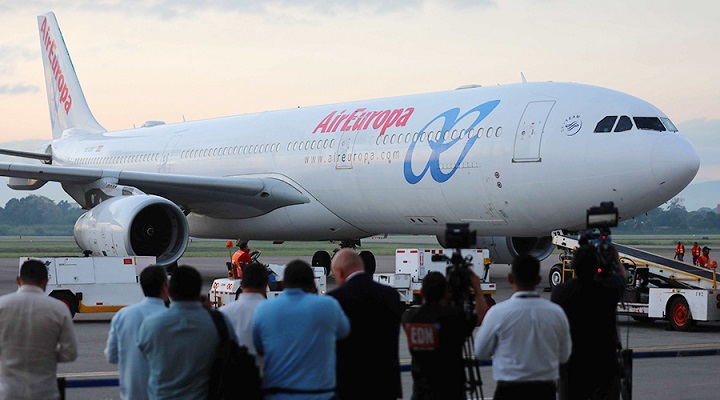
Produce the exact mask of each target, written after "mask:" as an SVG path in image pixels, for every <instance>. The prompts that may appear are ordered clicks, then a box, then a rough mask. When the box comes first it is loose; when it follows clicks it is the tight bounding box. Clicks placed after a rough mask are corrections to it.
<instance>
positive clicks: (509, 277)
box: [508, 273, 515, 285]
mask: <svg viewBox="0 0 720 400" xmlns="http://www.w3.org/2000/svg"><path fill="white" fill-rule="evenodd" d="M508 282H510V284H511V285H512V284H513V283H515V278H513V274H512V273H510V274H508Z"/></svg>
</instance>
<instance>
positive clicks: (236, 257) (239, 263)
mask: <svg viewBox="0 0 720 400" xmlns="http://www.w3.org/2000/svg"><path fill="white" fill-rule="evenodd" d="M237 247H239V249H238V251H236V252H235V254H233V256H232V275H233V279H242V269H243V267H244V266H246V265H247V264H250V263H251V262H252V256H251V255H250V247H248V243H247V242H240V241H239V240H238V245H237Z"/></svg>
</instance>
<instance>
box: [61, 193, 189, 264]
mask: <svg viewBox="0 0 720 400" xmlns="http://www.w3.org/2000/svg"><path fill="white" fill-rule="evenodd" d="M74 234H75V242H77V244H78V246H80V248H81V249H82V250H92V254H93V255H94V256H155V257H156V261H157V264H158V265H162V266H167V265H170V264H172V263H174V262H176V261H177V260H178V259H179V258H180V256H182V255H183V253H184V252H185V248H186V247H187V244H188V237H189V229H188V223H187V219H185V215H184V214H183V212H182V210H180V208H179V207H178V206H176V205H175V204H174V203H173V202H171V201H169V200H167V199H165V198H162V197H159V196H152V195H133V196H118V197H113V198H111V199H108V200H105V201H103V202H102V203H100V204H98V205H97V206H95V207H94V208H92V209H91V210H90V211H88V212H86V213H85V214H83V215H82V216H81V217H80V218H79V219H78V220H77V222H75V229H74Z"/></svg>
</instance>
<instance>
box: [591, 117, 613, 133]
mask: <svg viewBox="0 0 720 400" xmlns="http://www.w3.org/2000/svg"><path fill="white" fill-rule="evenodd" d="M616 119H617V115H610V116H607V117H605V118H603V119H601V120H600V122H598V123H597V125H596V126H595V133H604V132H612V128H613V125H615V120H616Z"/></svg>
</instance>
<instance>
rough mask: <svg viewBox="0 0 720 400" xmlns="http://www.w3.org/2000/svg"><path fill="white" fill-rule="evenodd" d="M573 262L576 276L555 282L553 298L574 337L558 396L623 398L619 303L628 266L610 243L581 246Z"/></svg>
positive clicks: (562, 374) (576, 399) (567, 397)
mask: <svg viewBox="0 0 720 400" xmlns="http://www.w3.org/2000/svg"><path fill="white" fill-rule="evenodd" d="M572 266H573V270H574V271H575V278H573V279H572V280H571V281H570V282H566V283H563V284H560V285H558V286H556V287H555V289H554V290H553V292H552V297H551V300H552V301H553V302H555V303H557V304H559V305H560V306H561V307H562V308H563V310H564V311H565V314H566V315H567V318H568V321H569V322H570V333H571V338H572V353H571V356H570V359H569V360H568V363H567V365H566V366H565V367H566V368H565V369H563V370H562V371H561V385H560V399H573V400H584V399H619V398H620V368H619V365H618V350H619V348H620V342H619V338H618V333H617V315H616V307H617V303H618V301H619V300H620V298H621V297H622V293H623V290H624V279H623V276H624V268H622V265H620V262H619V260H618V257H617V250H616V249H615V248H614V247H612V246H611V245H609V244H608V243H607V242H603V243H602V246H599V247H596V246H594V245H592V244H590V243H585V244H581V245H580V247H579V248H578V249H577V250H575V255H574V257H573V260H572ZM621 274H622V275H621Z"/></svg>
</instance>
